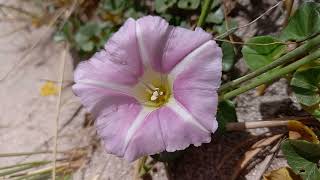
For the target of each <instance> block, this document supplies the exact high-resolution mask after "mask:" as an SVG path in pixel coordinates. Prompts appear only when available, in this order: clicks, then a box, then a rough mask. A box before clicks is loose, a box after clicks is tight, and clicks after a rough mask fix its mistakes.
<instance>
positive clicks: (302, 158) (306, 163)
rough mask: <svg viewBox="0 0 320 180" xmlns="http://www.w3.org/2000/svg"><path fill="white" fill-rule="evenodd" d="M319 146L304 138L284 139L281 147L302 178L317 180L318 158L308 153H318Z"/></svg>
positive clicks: (289, 162) (294, 169) (319, 174)
mask: <svg viewBox="0 0 320 180" xmlns="http://www.w3.org/2000/svg"><path fill="white" fill-rule="evenodd" d="M319 146H320V145H319V144H312V143H310V142H307V141H304V140H286V141H285V142H283V144H282V147H281V149H282V151H283V153H284V155H285V157H286V159H287V161H288V164H289V166H290V167H291V168H292V169H293V171H294V172H295V173H296V174H299V175H301V176H302V177H303V179H304V180H318V179H319V177H320V170H319V168H318V166H317V164H318V161H319V160H320V159H319V157H318V156H316V157H314V156H313V157H312V156H310V155H314V154H317V155H319V148H320V147H319ZM315 147H316V148H315Z"/></svg>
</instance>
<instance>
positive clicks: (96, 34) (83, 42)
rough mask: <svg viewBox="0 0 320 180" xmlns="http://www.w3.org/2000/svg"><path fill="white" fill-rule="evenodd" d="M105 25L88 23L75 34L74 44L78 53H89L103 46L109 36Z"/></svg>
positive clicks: (108, 26) (107, 27) (107, 26)
mask: <svg viewBox="0 0 320 180" xmlns="http://www.w3.org/2000/svg"><path fill="white" fill-rule="evenodd" d="M109 28H110V25H108V24H107V23H96V22H88V23H86V24H84V25H83V26H81V27H80V28H79V30H78V31H77V32H76V34H75V42H76V44H77V45H78V47H77V48H79V50H80V51H84V52H91V51H94V50H98V49H99V48H100V47H102V46H103V44H104V43H105V40H106V39H107V37H108V36H109V35H110V32H109Z"/></svg>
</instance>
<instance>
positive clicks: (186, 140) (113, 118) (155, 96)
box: [73, 16, 222, 161]
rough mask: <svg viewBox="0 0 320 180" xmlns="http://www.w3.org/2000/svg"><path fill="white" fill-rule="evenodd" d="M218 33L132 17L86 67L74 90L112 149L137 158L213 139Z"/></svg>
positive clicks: (81, 69) (80, 69)
mask: <svg viewBox="0 0 320 180" xmlns="http://www.w3.org/2000/svg"><path fill="white" fill-rule="evenodd" d="M211 39H212V37H211V35H210V34H208V33H206V32H204V31H203V30H202V29H201V28H197V29H196V30H195V31H191V30H188V29H184V28H181V27H173V26H170V25H168V23H167V22H166V21H165V20H164V19H162V18H160V17H154V16H146V17H142V18H140V19H138V20H134V19H131V18H130V19H128V20H127V21H126V22H125V24H124V25H123V26H122V27H121V28H120V29H119V31H118V32H116V33H115V34H114V35H113V36H112V37H111V38H110V39H109V41H108V42H107V44H106V45H105V47H104V49H103V50H101V51H100V52H97V53H96V54H95V55H94V56H93V57H92V58H90V59H89V60H88V61H84V62H82V63H80V64H79V65H78V67H77V69H76V71H75V85H74V86H73V90H74V92H75V94H76V95H77V96H79V97H80V99H81V101H82V103H83V105H84V106H85V107H86V109H87V110H88V111H89V112H91V113H92V114H93V115H94V116H95V117H96V118H97V120H96V127H97V131H98V134H99V135H100V137H101V138H102V140H103V142H104V146H105V148H106V150H107V152H109V153H112V154H115V155H117V156H120V157H124V158H125V159H127V160H129V161H134V160H136V159H137V158H139V157H141V156H145V155H152V154H156V153H159V152H162V151H168V152H172V151H176V150H182V149H185V148H186V147H188V146H189V145H190V144H194V145H195V146H200V145H201V144H202V143H209V142H210V141H211V133H213V132H215V131H216V129H217V127H218V125H217V121H216V119H215V115H216V112H217V103H218V95H217V89H218V87H219V86H220V79H221V68H222V65H221V57H222V53H221V49H220V48H219V47H218V45H217V44H216V43H215V41H213V40H211Z"/></svg>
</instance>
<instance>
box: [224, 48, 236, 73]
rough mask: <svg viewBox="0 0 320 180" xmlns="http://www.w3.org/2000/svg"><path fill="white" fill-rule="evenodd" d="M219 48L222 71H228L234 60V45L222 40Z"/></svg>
mask: <svg viewBox="0 0 320 180" xmlns="http://www.w3.org/2000/svg"><path fill="white" fill-rule="evenodd" d="M221 49H222V54H223V57H222V70H223V71H229V70H230V69H231V68H232V67H233V65H234V62H235V58H236V55H235V52H234V47H233V44H231V43H228V42H223V43H222V44H221Z"/></svg>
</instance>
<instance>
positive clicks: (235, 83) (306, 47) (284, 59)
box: [219, 35, 320, 92]
mask: <svg viewBox="0 0 320 180" xmlns="http://www.w3.org/2000/svg"><path fill="white" fill-rule="evenodd" d="M319 44H320V35H318V36H316V37H314V38H313V39H311V40H309V41H308V42H307V43H305V44H303V45H302V46H299V47H298V48H296V49H295V50H293V51H291V52H289V53H287V54H286V55H283V56H281V57H280V58H278V59H277V60H275V61H273V62H272V63H271V64H268V65H267V66H263V67H261V68H259V69H257V70H255V71H253V72H251V73H249V74H247V75H245V76H242V77H240V78H238V79H235V80H233V81H230V82H228V83H225V84H224V85H222V86H221V87H220V89H219V92H223V91H225V90H228V89H233V88H235V87H236V86H238V85H239V84H241V83H243V82H245V81H248V80H250V79H252V78H255V77H257V76H259V75H261V74H263V73H265V72H267V71H269V70H270V69H273V68H275V67H277V66H280V65H282V64H286V63H288V62H290V61H292V60H294V58H295V57H298V56H300V55H302V54H305V53H307V52H309V51H310V50H312V49H313V48H314V47H315V46H317V45H319Z"/></svg>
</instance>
